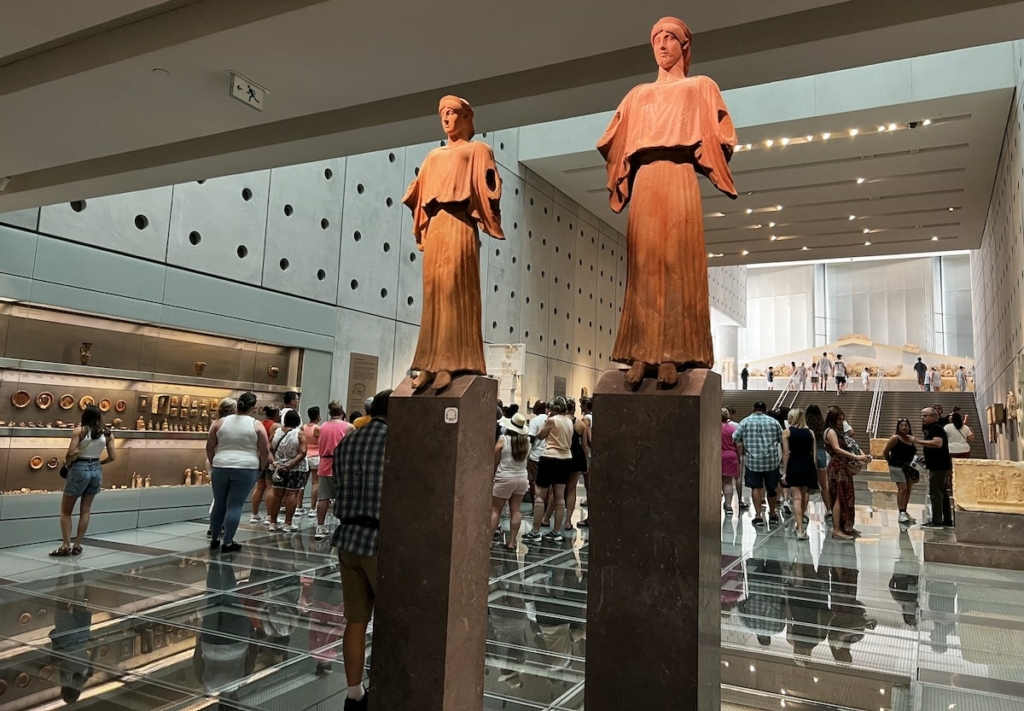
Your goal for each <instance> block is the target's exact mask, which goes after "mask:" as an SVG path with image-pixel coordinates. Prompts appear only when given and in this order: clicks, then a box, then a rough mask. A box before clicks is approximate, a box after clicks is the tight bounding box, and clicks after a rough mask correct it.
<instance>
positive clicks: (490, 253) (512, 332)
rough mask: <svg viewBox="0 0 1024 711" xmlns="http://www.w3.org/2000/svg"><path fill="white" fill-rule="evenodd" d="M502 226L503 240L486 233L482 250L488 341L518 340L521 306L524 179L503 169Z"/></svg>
mask: <svg viewBox="0 0 1024 711" xmlns="http://www.w3.org/2000/svg"><path fill="white" fill-rule="evenodd" d="M502 181H503V185H502V196H501V227H502V230H503V231H504V233H505V239H504V240H495V239H491V238H490V237H488V236H487V235H486V234H482V235H481V239H483V240H485V241H484V243H483V247H482V250H483V251H485V252H487V272H486V274H487V278H486V279H485V284H484V287H483V300H484V340H485V341H487V342H489V343H519V342H520V340H519V334H520V311H521V309H522V301H523V289H522V265H521V264H520V263H519V260H520V254H521V252H522V239H523V236H524V235H525V233H526V228H525V225H524V224H523V219H524V216H525V211H524V209H523V204H524V202H525V196H524V194H523V185H524V184H523V182H522V181H521V180H520V179H519V178H518V177H516V176H515V175H513V174H510V173H508V172H506V171H502Z"/></svg>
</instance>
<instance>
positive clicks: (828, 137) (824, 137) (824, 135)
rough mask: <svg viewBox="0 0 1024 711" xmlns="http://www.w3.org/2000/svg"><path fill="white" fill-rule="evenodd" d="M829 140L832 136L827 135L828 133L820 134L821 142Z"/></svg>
mask: <svg viewBox="0 0 1024 711" xmlns="http://www.w3.org/2000/svg"><path fill="white" fill-rule="evenodd" d="M830 138H832V134H831V133H829V132H828V131H826V132H825V133H823V134H821V140H823V141H827V140H828V139H830Z"/></svg>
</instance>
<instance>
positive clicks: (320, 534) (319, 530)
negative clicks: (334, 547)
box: [313, 526, 327, 541]
mask: <svg viewBox="0 0 1024 711" xmlns="http://www.w3.org/2000/svg"><path fill="white" fill-rule="evenodd" d="M313 538H314V539H316V540H318V541H322V540H323V539H325V538H327V526H317V527H316V533H315V534H314V535H313Z"/></svg>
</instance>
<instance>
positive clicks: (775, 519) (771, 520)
mask: <svg viewBox="0 0 1024 711" xmlns="http://www.w3.org/2000/svg"><path fill="white" fill-rule="evenodd" d="M768 523H782V517H781V516H779V515H778V514H777V513H775V514H771V515H770V516H769V517H768Z"/></svg>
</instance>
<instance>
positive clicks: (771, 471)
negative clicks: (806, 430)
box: [732, 402, 782, 526]
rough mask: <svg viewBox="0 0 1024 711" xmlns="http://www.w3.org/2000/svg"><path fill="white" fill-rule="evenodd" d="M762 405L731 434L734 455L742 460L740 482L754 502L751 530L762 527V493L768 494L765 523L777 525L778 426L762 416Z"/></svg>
mask: <svg viewBox="0 0 1024 711" xmlns="http://www.w3.org/2000/svg"><path fill="white" fill-rule="evenodd" d="M767 409H768V408H767V406H766V405H765V404H764V403H763V402H755V403H754V412H753V413H752V414H751V415H749V416H748V417H746V418H745V419H744V420H743V421H742V422H740V424H739V427H737V428H736V431H735V432H733V433H732V441H733V442H735V443H736V444H737V445H738V446H737V448H736V449H737V453H738V454H739V455H740V456H741V457H743V459H744V462H743V468H744V474H743V481H744V483H746V485H747V487H748V488H750V492H751V498H752V499H753V500H754V520H753V524H754V525H755V526H763V525H764V520H763V519H762V518H761V507H762V506H763V505H764V494H765V490H766V489H767V490H768V520H769V521H771V522H772V523H778V522H779V519H778V516H777V515H776V514H775V504H776V501H777V500H778V491H777V487H778V485H779V479H780V478H781V474H780V472H779V465H780V464H781V463H782V425H780V424H779V422H778V420H776V419H775V418H774V417H769V416H768V415H767V414H766V411H767Z"/></svg>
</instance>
